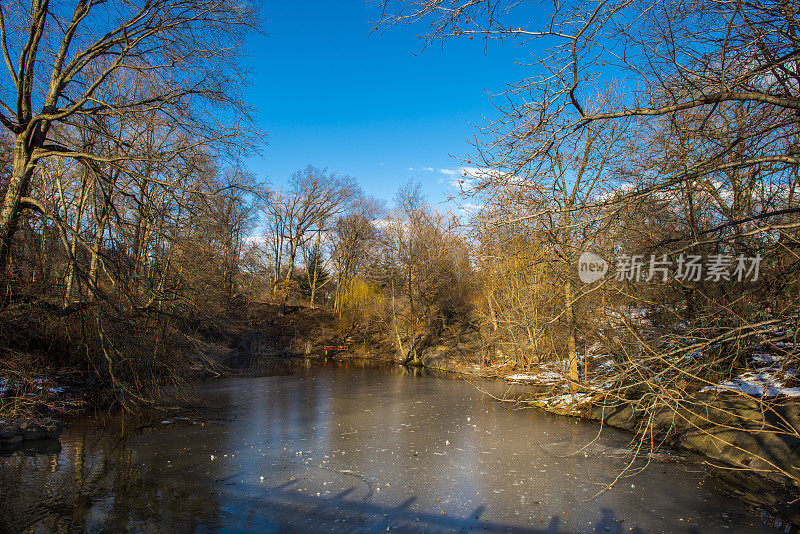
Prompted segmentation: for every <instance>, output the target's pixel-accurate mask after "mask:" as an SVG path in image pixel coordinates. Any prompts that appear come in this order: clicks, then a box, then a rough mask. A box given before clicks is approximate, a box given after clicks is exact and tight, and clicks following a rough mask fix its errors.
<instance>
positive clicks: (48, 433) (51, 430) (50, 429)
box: [42, 419, 64, 439]
mask: <svg viewBox="0 0 800 534" xmlns="http://www.w3.org/2000/svg"><path fill="white" fill-rule="evenodd" d="M62 430H64V423H62V422H61V421H57V420H55V419H47V420H45V421H43V422H42V431H43V432H44V437H47V438H51V439H53V438H57V437H58V436H60V435H61V431H62Z"/></svg>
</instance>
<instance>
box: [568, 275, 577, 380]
mask: <svg viewBox="0 0 800 534" xmlns="http://www.w3.org/2000/svg"><path fill="white" fill-rule="evenodd" d="M564 301H565V305H566V307H567V309H566V317H567V329H568V340H567V355H568V356H567V358H568V361H569V380H570V389H572V387H573V384H574V383H576V382H579V378H580V377H579V376H578V354H577V351H576V349H575V315H574V313H573V309H572V281H571V280H567V281H566V282H564Z"/></svg>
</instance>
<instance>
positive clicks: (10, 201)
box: [0, 133, 33, 285]
mask: <svg viewBox="0 0 800 534" xmlns="http://www.w3.org/2000/svg"><path fill="white" fill-rule="evenodd" d="M27 137H28V136H27V135H26V134H24V133H23V134H20V135H18V136H17V138H16V141H15V142H14V166H13V169H12V171H11V178H10V179H9V181H8V188H7V189H6V194H5V197H4V198H3V205H2V207H1V208H0V281H3V282H4V281H5V280H6V271H7V269H8V265H9V258H10V255H11V239H12V238H13V237H14V233H15V232H16V231H17V224H18V219H17V215H18V214H19V208H20V202H21V199H22V197H24V196H25V195H26V194H27V192H28V185H29V183H30V177H31V174H32V172H33V171H32V170H31V169H29V168H28V163H29V162H30V159H31V153H30V151H29V150H27V148H26V139H27ZM3 285H5V284H4V283H3Z"/></svg>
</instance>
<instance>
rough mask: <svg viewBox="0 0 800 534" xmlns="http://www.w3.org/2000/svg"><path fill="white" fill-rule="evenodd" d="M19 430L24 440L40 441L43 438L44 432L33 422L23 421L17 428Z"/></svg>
mask: <svg viewBox="0 0 800 534" xmlns="http://www.w3.org/2000/svg"><path fill="white" fill-rule="evenodd" d="M19 429H20V431H21V432H22V437H23V438H24V439H25V440H34V439H42V438H43V437H44V430H42V427H41V426H40V425H38V424H37V423H34V422H33V421H24V422H23V423H22V424H21V425H20V426H19Z"/></svg>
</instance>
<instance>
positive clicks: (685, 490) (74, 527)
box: [0, 366, 775, 533]
mask: <svg viewBox="0 0 800 534" xmlns="http://www.w3.org/2000/svg"><path fill="white" fill-rule="evenodd" d="M411 375H412V373H410V372H409V371H407V370H403V369H402V368H392V369H365V368H354V367H352V366H351V367H317V368H311V369H305V370H302V371H300V372H298V373H297V374H294V375H291V376H277V377H266V378H236V379H225V380H219V381H215V382H209V383H207V384H206V385H205V386H204V389H203V392H202V395H203V396H204V397H205V398H207V399H208V400H209V401H210V403H211V404H212V405H214V406H216V407H217V408H218V410H217V416H216V417H215V419H214V420H212V421H208V420H206V421H204V422H203V423H202V424H201V423H199V422H197V421H195V422H194V423H193V422H189V421H186V420H179V421H171V420H168V421H164V422H162V423H161V424H159V425H158V426H157V428H156V429H155V430H151V431H145V432H138V433H137V432H134V434H136V435H135V436H134V437H133V438H131V439H129V440H122V439H120V435H121V432H122V429H121V427H120V425H109V426H107V427H105V428H103V429H98V428H97V425H96V423H95V422H93V421H91V420H88V419H87V420H85V421H84V424H74V425H72V426H71V427H70V428H68V429H67V430H66V431H65V432H64V434H63V435H62V437H61V447H60V448H59V447H58V446H57V445H53V447H54V448H53V450H52V451H50V452H48V451H47V450H46V449H45V450H40V451H39V452H35V453H34V452H33V451H29V452H28V453H27V454H26V453H24V452H15V453H14V454H12V455H10V456H9V455H7V456H4V457H0V469H1V471H0V531H3V532H25V531H35V532H48V531H58V532H83V531H88V532H102V531H110V532H117V531H120V530H130V531H142V532H173V531H178V532H315V533H318V532H386V531H390V532H392V531H397V532H403V531H412V532H469V531H475V532H487V531H488V532H547V533H556V532H559V533H560V532H563V533H572V532H602V533H604V532H639V533H649V532H703V533H710V532H775V530H772V529H769V528H768V527H767V526H766V525H765V524H764V523H763V522H761V520H760V519H758V518H756V517H755V516H754V515H753V514H752V513H751V512H750V510H749V509H748V507H747V506H746V505H744V504H742V503H741V502H739V501H737V500H735V499H732V498H731V497H728V496H726V495H725V494H723V493H722V492H720V490H718V489H717V488H718V487H721V486H720V485H719V484H718V483H717V482H715V479H714V478H713V477H709V476H708V474H707V473H706V472H705V471H704V470H703V469H702V468H701V467H699V466H698V465H696V464H692V463H690V462H687V461H685V460H682V459H680V458H678V457H673V458H671V459H670V458H666V459H663V458H661V457H659V458H657V459H656V460H654V461H653V462H651V464H650V465H649V467H647V469H646V470H644V471H642V472H640V473H638V474H635V475H634V476H629V477H627V478H622V479H620V480H619V482H618V483H617V484H616V485H615V487H614V488H612V489H611V490H609V491H606V492H604V493H602V494H601V495H599V496H596V497H594V496H595V494H596V493H598V491H599V490H600V488H601V487H602V484H603V483H608V482H610V481H612V480H613V479H614V478H615V477H616V476H617V475H618V473H619V472H620V469H622V468H623V467H624V466H625V464H626V463H627V462H628V459H627V458H625V457H624V453H625V450H626V448H627V447H628V446H629V440H630V436H628V435H625V434H622V433H617V432H614V431H611V430H603V432H602V434H601V435H600V437H599V438H597V439H596V441H594V442H593V443H591V445H589V446H588V447H586V448H585V450H583V451H581V452H579V453H575V452H576V451H577V450H578V449H580V448H581V447H584V446H585V445H587V444H589V443H590V442H592V441H593V440H595V438H596V437H597V431H598V428H599V427H598V426H596V425H592V424H587V423H583V422H578V421H575V420H572V419H569V418H558V417H554V416H549V415H543V414H541V413H538V412H534V411H532V410H520V411H512V410H509V409H508V408H507V407H504V406H502V405H500V404H498V403H496V402H494V401H492V400H491V399H489V398H488V397H487V396H486V395H484V394H482V393H481V392H479V391H478V390H477V389H476V385H475V384H470V383H468V382H464V381H460V380H448V379H441V378H436V377H431V376H426V377H415V376H411ZM483 385H484V387H487V388H495V389H497V388H501V387H503V386H501V385H500V384H496V383H486V384H483ZM219 414H221V415H219ZM125 430H126V432H127V433H126V435H129V434H130V432H131V429H130V428H127V429H125ZM59 449H60V450H59Z"/></svg>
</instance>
